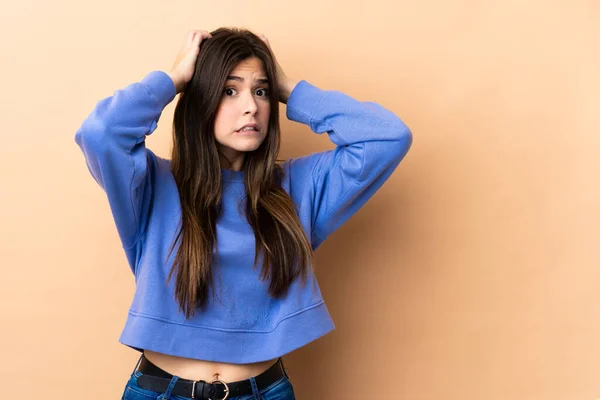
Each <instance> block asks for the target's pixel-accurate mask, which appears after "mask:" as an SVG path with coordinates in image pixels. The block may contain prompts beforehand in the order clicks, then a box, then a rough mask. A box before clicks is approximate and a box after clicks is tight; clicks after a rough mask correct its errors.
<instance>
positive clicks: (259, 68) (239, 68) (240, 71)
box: [230, 57, 266, 79]
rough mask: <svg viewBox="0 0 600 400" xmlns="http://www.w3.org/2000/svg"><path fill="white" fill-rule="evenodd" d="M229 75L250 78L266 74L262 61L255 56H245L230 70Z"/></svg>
mask: <svg viewBox="0 0 600 400" xmlns="http://www.w3.org/2000/svg"><path fill="white" fill-rule="evenodd" d="M230 75H237V76H243V77H250V78H252V79H255V78H258V77H264V76H265V75H266V73H265V69H264V66H263V63H262V61H261V60H260V59H258V58H257V57H251V58H247V59H245V60H243V61H240V62H239V63H238V64H236V66H235V67H233V69H232V70H231V73H230Z"/></svg>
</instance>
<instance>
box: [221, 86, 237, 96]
mask: <svg viewBox="0 0 600 400" xmlns="http://www.w3.org/2000/svg"><path fill="white" fill-rule="evenodd" d="M234 93H235V89H234V88H230V87H229V88H226V89H225V90H223V94H225V95H226V96H233V94H234Z"/></svg>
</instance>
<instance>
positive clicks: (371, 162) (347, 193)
mask: <svg viewBox="0 0 600 400" xmlns="http://www.w3.org/2000/svg"><path fill="white" fill-rule="evenodd" d="M286 114H287V117H288V119H290V120H292V121H296V122H300V123H303V124H306V125H308V126H310V129H311V130H312V131H313V132H315V133H318V134H321V133H323V132H327V134H328V135H329V139H330V140H331V141H332V142H333V143H335V145H336V148H335V149H333V150H328V151H324V152H319V153H313V154H310V155H308V156H305V157H301V158H299V159H295V160H293V161H292V163H291V165H290V168H291V169H292V172H291V173H292V176H293V175H294V174H295V175H296V176H304V178H303V180H304V181H305V182H307V184H312V187H313V194H312V197H311V199H312V202H313V204H312V206H311V209H312V232H311V234H312V238H311V240H312V243H313V247H314V248H316V247H317V246H318V245H319V244H320V243H321V242H322V241H324V240H325V239H326V238H327V237H328V236H329V235H330V234H331V233H333V232H334V231H335V230H336V229H338V228H339V227H340V226H341V225H342V224H343V223H345V222H346V221H347V220H348V219H349V218H350V217H351V216H352V215H353V214H354V213H356V212H357V211H358V210H359V209H360V207H361V206H363V205H364V204H365V203H366V202H367V200H368V199H369V198H371V196H373V194H375V192H376V191H377V190H378V189H379V188H380V187H381V186H382V185H383V183H384V182H385V181H386V180H387V179H388V178H389V177H390V175H391V174H392V172H393V171H394V170H395V169H396V167H397V166H398V164H399V163H400V161H401V160H402V159H403V158H404V156H405V155H406V153H407V152H408V150H409V148H410V146H411V144H412V133H411V132H410V130H409V129H408V128H407V126H406V125H405V124H404V123H403V122H402V121H401V120H400V118H398V117H397V116H396V115H394V114H393V113H392V112H390V111H389V110H387V109H385V108H384V107H382V106H380V105H378V104H376V103H372V102H360V101H357V100H355V99H353V98H351V97H349V96H347V95H345V94H343V93H341V92H338V91H324V90H321V89H319V88H317V87H315V86H313V85H311V84H310V83H308V82H306V81H301V82H299V83H298V84H297V85H296V87H295V88H294V90H293V91H292V93H291V94H290V97H289V99H288V103H287V110H286ZM294 169H295V170H296V171H294ZM298 170H301V171H298ZM304 174H308V175H304Z"/></svg>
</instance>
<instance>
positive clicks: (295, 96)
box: [286, 80, 325, 125]
mask: <svg viewBox="0 0 600 400" xmlns="http://www.w3.org/2000/svg"><path fill="white" fill-rule="evenodd" d="M323 94H325V91H323V90H321V89H319V88H318V87H316V86H314V85H311V84H310V83H308V82H306V81H305V80H302V81H300V82H298V84H297V85H296V87H294V90H292V93H290V97H289V98H288V102H287V109H286V116H287V118H288V119H289V120H292V121H295V122H300V123H302V124H306V125H310V120H311V118H312V116H313V114H314V112H315V108H316V106H317V104H318V103H319V100H320V99H321V97H323Z"/></svg>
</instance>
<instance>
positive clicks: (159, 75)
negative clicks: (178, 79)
mask: <svg viewBox="0 0 600 400" xmlns="http://www.w3.org/2000/svg"><path fill="white" fill-rule="evenodd" d="M141 83H143V84H144V85H146V86H147V87H148V89H150V92H151V93H152V95H153V96H154V97H155V98H156V100H157V101H158V102H159V103H160V105H161V106H162V107H163V108H164V107H165V106H166V105H167V104H169V103H170V102H171V101H172V100H173V99H174V98H175V95H176V94H177V91H176V89H175V84H174V83H173V80H171V78H170V77H169V75H167V74H166V73H165V72H163V71H152V72H150V73H149V74H148V75H146V77H145V78H144V79H142V82H141Z"/></svg>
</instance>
